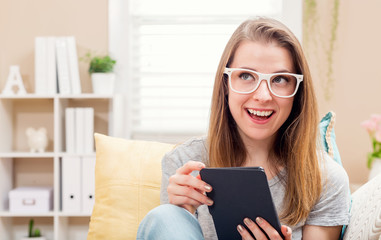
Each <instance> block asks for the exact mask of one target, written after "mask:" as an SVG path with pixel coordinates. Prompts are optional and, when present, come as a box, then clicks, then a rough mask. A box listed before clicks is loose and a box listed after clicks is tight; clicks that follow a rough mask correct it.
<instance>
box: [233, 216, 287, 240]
mask: <svg viewBox="0 0 381 240" xmlns="http://www.w3.org/2000/svg"><path fill="white" fill-rule="evenodd" d="M243 222H244V223H245V225H246V226H247V228H248V229H249V230H250V231H251V232H252V233H253V235H254V237H255V239H257V240H262V239H265V240H267V237H266V235H265V234H264V233H263V232H262V231H261V229H260V228H262V229H263V231H265V232H266V234H267V236H269V238H270V239H272V240H274V239H279V240H280V239H282V237H281V236H280V235H279V233H278V232H277V231H276V230H275V229H274V228H273V227H272V226H271V225H270V224H269V223H268V222H267V221H266V220H264V219H263V218H260V217H257V219H256V224H255V223H254V222H253V221H252V220H251V219H249V218H245V219H244V220H243ZM237 230H238V232H239V234H241V236H242V239H244V240H254V238H253V237H252V236H251V235H250V233H249V232H248V231H247V230H246V228H245V227H243V226H242V225H238V226H237ZM281 231H282V234H283V236H284V237H285V238H284V239H285V240H291V236H292V231H291V228H289V227H287V226H285V225H282V227H281Z"/></svg>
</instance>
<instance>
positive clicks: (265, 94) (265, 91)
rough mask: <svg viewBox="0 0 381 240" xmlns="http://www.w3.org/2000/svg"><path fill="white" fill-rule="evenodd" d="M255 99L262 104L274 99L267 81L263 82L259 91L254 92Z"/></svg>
mask: <svg viewBox="0 0 381 240" xmlns="http://www.w3.org/2000/svg"><path fill="white" fill-rule="evenodd" d="M253 98H254V100H257V101H260V102H267V101H270V100H271V99H272V95H271V92H270V89H269V86H268V85H267V82H266V80H262V81H261V83H260V84H259V86H258V88H257V90H255V91H254V92H253Z"/></svg>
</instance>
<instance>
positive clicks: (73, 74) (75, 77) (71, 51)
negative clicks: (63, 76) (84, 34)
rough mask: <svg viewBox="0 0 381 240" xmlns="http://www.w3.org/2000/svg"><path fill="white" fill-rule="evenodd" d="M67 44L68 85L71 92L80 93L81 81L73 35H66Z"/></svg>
mask: <svg viewBox="0 0 381 240" xmlns="http://www.w3.org/2000/svg"><path fill="white" fill-rule="evenodd" d="M66 41H67V46H68V49H67V50H68V61H69V72H70V77H69V78H70V85H71V93H72V94H80V93H81V81H80V78H79V70H78V56H77V48H76V42H75V38H74V37H73V36H71V37H66Z"/></svg>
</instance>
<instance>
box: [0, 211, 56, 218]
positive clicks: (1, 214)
mask: <svg viewBox="0 0 381 240" xmlns="http://www.w3.org/2000/svg"><path fill="white" fill-rule="evenodd" d="M0 217H54V212H53V211H50V212H44V213H39V212H34V213H14V212H9V211H3V212H0Z"/></svg>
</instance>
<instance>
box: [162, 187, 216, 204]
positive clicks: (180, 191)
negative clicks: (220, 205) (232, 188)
mask: <svg viewBox="0 0 381 240" xmlns="http://www.w3.org/2000/svg"><path fill="white" fill-rule="evenodd" d="M167 191H168V193H170V199H169V200H170V201H171V203H172V204H176V205H177V204H192V205H194V204H197V205H201V204H207V205H212V204H213V201H212V200H211V199H209V198H208V197H207V196H206V195H204V194H203V193H204V191H205V190H204V191H203V192H200V191H198V190H197V189H195V188H193V187H189V186H184V185H180V184H169V185H168V188H167Z"/></svg>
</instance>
